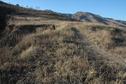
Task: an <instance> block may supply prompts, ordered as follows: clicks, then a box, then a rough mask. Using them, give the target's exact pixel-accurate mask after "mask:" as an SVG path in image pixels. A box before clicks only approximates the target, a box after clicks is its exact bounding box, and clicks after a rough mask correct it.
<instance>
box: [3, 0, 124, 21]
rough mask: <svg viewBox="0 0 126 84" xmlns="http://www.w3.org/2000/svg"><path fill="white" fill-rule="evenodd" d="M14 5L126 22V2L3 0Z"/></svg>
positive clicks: (113, 0)
mask: <svg viewBox="0 0 126 84" xmlns="http://www.w3.org/2000/svg"><path fill="white" fill-rule="evenodd" d="M3 1H6V2H9V3H13V4H20V5H22V6H29V7H33V8H40V9H50V10H53V11H56V12H62V13H75V12H77V11H84V12H92V13H95V14H98V15H101V16H104V17H111V18H115V19H120V20H126V0H3Z"/></svg>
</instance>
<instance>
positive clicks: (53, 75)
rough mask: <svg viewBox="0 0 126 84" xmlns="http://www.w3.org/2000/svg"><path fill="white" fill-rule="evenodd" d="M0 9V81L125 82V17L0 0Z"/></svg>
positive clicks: (42, 83) (17, 83)
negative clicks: (65, 11)
mask: <svg viewBox="0 0 126 84" xmlns="http://www.w3.org/2000/svg"><path fill="white" fill-rule="evenodd" d="M0 11H2V12H0V28H1V30H0V84H126V29H125V21H120V20H110V19H107V20H106V19H105V18H104V19H103V17H101V16H97V15H95V14H93V15H92V13H89V14H91V16H90V15H88V14H87V15H84V13H81V14H80V13H79V15H78V13H77V14H76V16H75V14H73V15H71V14H70V15H69V14H62V13H56V12H51V11H41V10H35V9H27V8H23V7H17V6H14V5H11V4H6V3H4V2H0ZM73 16H74V17H73ZM80 16H83V18H80ZM90 17H91V18H90ZM96 18H97V19H96ZM108 20H110V23H111V21H115V22H114V23H113V24H114V25H113V24H109V21H108ZM103 21H105V22H103Z"/></svg>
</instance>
